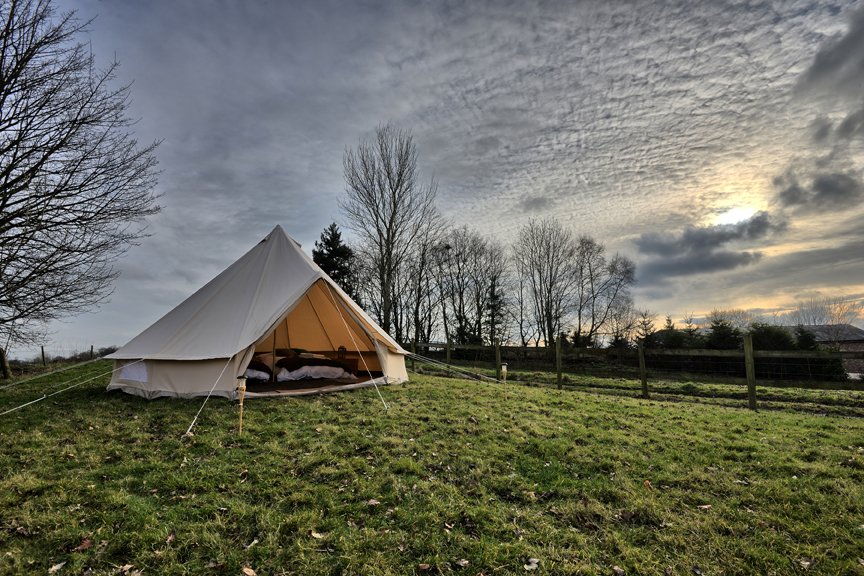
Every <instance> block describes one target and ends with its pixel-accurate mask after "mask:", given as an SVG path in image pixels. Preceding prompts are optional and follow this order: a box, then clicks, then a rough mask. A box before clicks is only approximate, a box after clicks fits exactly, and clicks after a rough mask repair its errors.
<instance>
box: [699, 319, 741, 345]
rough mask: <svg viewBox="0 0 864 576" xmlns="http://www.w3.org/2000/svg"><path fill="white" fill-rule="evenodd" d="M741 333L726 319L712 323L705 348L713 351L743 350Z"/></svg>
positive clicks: (715, 320)
mask: <svg viewBox="0 0 864 576" xmlns="http://www.w3.org/2000/svg"><path fill="white" fill-rule="evenodd" d="M741 346H742V339H741V331H740V330H738V329H737V328H735V326H733V325H732V323H731V322H730V321H729V320H726V319H725V318H715V319H714V320H712V321H711V332H710V333H709V334H708V337H707V338H706V339H705V347H706V348H710V349H712V350H736V349H738V348H741Z"/></svg>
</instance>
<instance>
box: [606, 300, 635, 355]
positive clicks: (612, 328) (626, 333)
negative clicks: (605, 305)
mask: <svg viewBox="0 0 864 576" xmlns="http://www.w3.org/2000/svg"><path fill="white" fill-rule="evenodd" d="M636 320H637V318H636V310H635V309H634V308H633V298H632V297H631V296H630V295H629V294H628V295H625V296H622V297H619V298H616V299H615V302H614V303H613V304H612V305H611V306H610V308H609V318H608V320H607V324H608V334H609V336H610V341H609V345H610V346H611V347H613V348H625V347H627V346H629V344H630V341H631V340H632V339H633V331H634V329H635V328H636Z"/></svg>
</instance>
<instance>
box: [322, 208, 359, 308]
mask: <svg viewBox="0 0 864 576" xmlns="http://www.w3.org/2000/svg"><path fill="white" fill-rule="evenodd" d="M312 260H313V261H314V262H315V263H316V264H317V265H318V266H320V267H321V269H322V270H324V272H326V273H327V275H328V276H330V278H332V279H333V281H334V282H336V284H338V285H339V287H340V288H342V290H344V291H345V293H347V294H348V296H350V297H351V299H353V300H354V301H355V302H357V303H358V304H360V299H359V295H358V294H357V273H356V270H357V266H356V264H357V262H356V258H355V256H354V250H352V249H351V247H350V246H348V245H347V244H345V242H343V241H342V233H341V232H340V231H339V227H338V226H337V225H336V223H335V222H333V223H332V224H330V226H328V227H327V228H325V229H324V232H322V233H321V239H320V240H316V241H315V248H314V249H313V250H312Z"/></svg>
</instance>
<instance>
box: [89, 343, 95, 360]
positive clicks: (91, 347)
mask: <svg viewBox="0 0 864 576" xmlns="http://www.w3.org/2000/svg"><path fill="white" fill-rule="evenodd" d="M93 358H95V356H93V344H91V345H90V360H93Z"/></svg>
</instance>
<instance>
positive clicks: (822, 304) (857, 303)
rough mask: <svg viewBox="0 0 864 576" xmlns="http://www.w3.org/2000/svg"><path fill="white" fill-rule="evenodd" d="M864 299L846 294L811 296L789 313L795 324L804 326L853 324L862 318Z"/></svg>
mask: <svg viewBox="0 0 864 576" xmlns="http://www.w3.org/2000/svg"><path fill="white" fill-rule="evenodd" d="M862 309H864V301H862V300H856V299H854V298H848V297H846V296H835V297H823V298H809V299H807V300H802V301H800V302H798V303H797V306H796V307H795V309H794V310H793V311H792V312H790V313H789V319H790V321H791V322H792V323H793V324H802V325H804V326H819V325H832V324H834V325H836V324H852V323H853V322H855V321H856V320H858V319H859V318H860V314H861V311H862Z"/></svg>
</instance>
